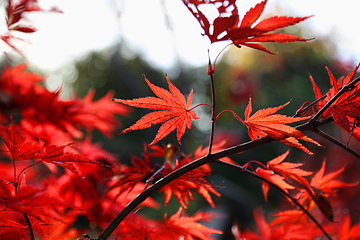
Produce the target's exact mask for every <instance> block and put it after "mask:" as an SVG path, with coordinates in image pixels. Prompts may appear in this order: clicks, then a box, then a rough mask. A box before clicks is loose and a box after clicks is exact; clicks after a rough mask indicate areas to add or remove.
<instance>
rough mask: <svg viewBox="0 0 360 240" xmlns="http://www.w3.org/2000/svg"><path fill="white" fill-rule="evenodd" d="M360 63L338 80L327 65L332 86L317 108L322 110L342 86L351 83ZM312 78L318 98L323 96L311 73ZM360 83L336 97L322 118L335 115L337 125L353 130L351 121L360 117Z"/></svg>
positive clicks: (349, 130)
mask: <svg viewBox="0 0 360 240" xmlns="http://www.w3.org/2000/svg"><path fill="white" fill-rule="evenodd" d="M359 66H360V64H358V65H357V66H356V67H355V69H354V70H352V71H351V72H350V73H349V74H348V75H347V76H346V77H345V78H343V77H341V78H340V79H339V80H336V79H335V77H334V75H333V74H332V73H331V71H330V70H329V68H328V67H327V66H325V68H326V70H327V72H328V75H329V77H330V84H331V86H332V88H330V90H329V91H328V92H327V93H326V97H325V98H324V99H323V100H320V101H319V102H318V103H317V109H318V110H320V109H321V108H322V107H323V106H324V105H325V104H326V103H327V102H328V101H330V99H332V98H333V97H334V96H335V95H336V94H337V93H338V92H339V91H340V89H341V88H343V87H345V86H346V85H347V84H349V83H350V82H351V81H352V80H353V79H354V76H355V73H356V71H357V70H358V68H359ZM310 80H311V83H312V85H313V90H314V93H315V98H316V100H318V99H321V98H322V94H321V91H320V89H319V88H318V86H317V85H316V83H315V81H314V79H313V78H312V76H311V75H310ZM359 97H360V84H356V85H355V86H354V88H352V89H351V90H348V91H346V92H345V93H343V94H342V95H341V96H340V97H339V98H338V99H336V100H335V101H334V102H333V103H332V104H331V106H330V107H329V108H328V109H326V111H325V112H324V113H323V114H322V115H321V118H323V119H327V118H329V117H333V119H334V122H335V124H336V125H338V126H340V127H341V128H343V129H344V130H346V131H347V132H351V131H352V130H351V125H350V121H352V122H354V118H358V117H360V98H359Z"/></svg>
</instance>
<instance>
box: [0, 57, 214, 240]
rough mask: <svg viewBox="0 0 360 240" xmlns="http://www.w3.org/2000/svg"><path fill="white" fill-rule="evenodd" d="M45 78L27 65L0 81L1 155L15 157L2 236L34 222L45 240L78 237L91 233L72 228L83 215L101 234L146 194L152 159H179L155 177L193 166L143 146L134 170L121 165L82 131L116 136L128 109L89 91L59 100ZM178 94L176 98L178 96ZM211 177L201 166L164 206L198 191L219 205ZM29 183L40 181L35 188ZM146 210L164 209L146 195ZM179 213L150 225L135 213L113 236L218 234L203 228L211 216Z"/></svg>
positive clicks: (0, 206)
mask: <svg viewBox="0 0 360 240" xmlns="http://www.w3.org/2000/svg"><path fill="white" fill-rule="evenodd" d="M43 80H44V78H43V77H42V76H39V75H37V74H34V73H31V72H28V71H26V65H24V64H21V65H18V66H14V67H8V66H5V67H4V69H3V72H2V75H1V77H0V91H1V93H2V95H1V96H2V98H1V106H2V107H1V111H0V120H1V121H0V123H1V125H0V136H1V138H2V140H3V144H2V153H3V155H2V158H3V159H4V158H8V159H10V160H11V164H8V163H7V162H2V163H1V166H2V170H1V171H2V172H4V173H5V174H4V175H2V177H1V178H0V182H1V190H2V193H1V199H2V200H1V202H0V216H1V219H3V220H1V221H0V236H1V238H2V239H26V238H28V236H29V224H30V223H31V227H32V231H33V232H36V233H37V234H38V235H37V236H38V237H39V238H41V239H69V238H71V237H76V236H79V235H80V234H81V233H84V231H86V230H81V229H79V228H74V227H72V226H74V225H76V221H77V219H78V218H79V217H81V218H84V219H86V221H87V222H89V224H91V225H92V226H97V227H98V228H99V229H102V228H105V227H106V226H107V224H109V223H110V222H111V220H112V219H113V218H114V217H115V216H116V214H117V213H118V212H119V211H121V209H122V208H124V207H125V205H126V204H127V203H129V202H130V201H132V200H133V199H134V198H135V197H136V196H137V195H138V194H140V193H141V192H142V191H143V190H144V189H145V187H146V184H145V181H146V180H147V178H149V174H153V173H154V170H155V168H154V166H152V160H151V158H153V157H161V158H163V159H169V158H172V159H174V160H173V161H174V162H176V164H175V165H174V167H173V168H171V167H170V165H169V164H168V163H166V161H165V164H164V166H166V167H165V168H162V169H160V170H161V171H157V173H156V174H155V176H154V177H161V176H164V175H167V174H169V173H170V172H172V171H174V170H176V169H177V168H179V167H181V166H182V165H184V164H186V163H187V162H189V161H193V160H191V158H190V157H186V158H180V157H179V156H177V155H176V154H175V155H172V154H171V153H170V152H169V150H166V149H167V148H165V149H164V148H162V147H159V146H152V150H151V152H149V151H148V148H147V147H146V146H145V152H144V159H142V158H139V157H135V156H131V164H132V166H127V165H125V164H121V163H120V162H119V161H118V160H117V158H116V156H115V155H113V154H110V153H109V152H107V151H105V150H103V149H102V148H101V146H100V145H99V144H94V143H92V142H91V139H90V138H89V137H86V138H85V139H83V136H84V135H85V134H84V131H85V132H87V133H91V132H92V131H93V130H95V129H98V130H99V131H101V132H102V133H103V134H104V136H106V137H111V136H112V133H113V132H114V130H115V129H116V128H117V127H119V126H120V123H119V122H118V121H117V120H116V118H115V116H114V115H115V114H121V115H126V114H127V113H128V108H126V107H124V106H122V105H120V104H116V103H114V102H112V101H111V98H112V96H113V93H111V92H109V93H108V94H107V95H105V96H104V97H103V98H101V99H99V100H98V101H93V96H94V91H92V90H91V91H89V93H88V94H87V95H86V96H85V97H84V98H83V99H71V100H61V99H60V98H59V97H58V94H59V93H58V92H49V91H48V90H47V89H46V88H45V87H44V86H43V85H40V83H41V82H42V81H43ZM153 88H156V87H155V86H153ZM174 88H175V87H174V86H172V87H171V89H172V92H173V93H176V90H174ZM177 91H178V90H177ZM177 94H179V95H178V97H179V96H180V92H177ZM180 100H183V99H182V98H180ZM184 101H185V100H184ZM189 104H191V100H190V101H189ZM14 112H17V113H19V114H20V115H21V118H20V120H19V121H18V122H16V120H15V119H14V118H13V114H14ZM86 135H87V136H89V134H86ZM165 155H166V156H165ZM178 157H179V159H177V158H178ZM175 158H176V159H175ZM44 166H45V168H44ZM59 167H60V168H63V169H65V172H64V171H60V170H59ZM210 172H211V170H210V168H206V169H205V168H202V169H199V170H198V169H197V170H194V171H193V172H190V173H189V174H187V175H184V176H182V177H181V179H178V180H177V182H174V183H173V184H172V185H168V186H166V187H165V188H164V191H165V192H166V193H165V199H166V202H168V201H169V198H170V197H171V194H174V195H175V196H176V197H177V198H178V199H179V202H180V203H181V205H182V206H183V207H184V208H186V207H187V206H186V205H187V204H188V198H190V199H193V197H192V194H193V193H197V194H199V195H201V196H203V197H204V198H205V199H206V200H207V201H208V202H209V203H210V204H211V205H212V206H214V203H213V201H212V199H211V196H210V194H209V193H210V192H211V193H213V194H215V195H219V194H218V193H217V191H216V190H215V189H214V186H212V185H211V184H209V183H208V182H207V181H206V180H205V179H204V178H203V177H204V176H205V175H208V174H210ZM36 176H39V177H36ZM29 179H37V180H36V181H35V182H38V183H37V184H36V187H35V186H32V185H31V184H32V181H29ZM42 181H43V183H41V182H42ZM141 206H144V207H145V206H146V207H151V208H158V207H159V204H158V203H157V202H155V201H154V200H152V199H150V198H149V199H148V200H146V201H144V202H143V203H142V204H141ZM180 212H182V210H181V209H180V210H179V212H178V213H176V214H175V215H173V216H171V217H170V218H169V219H167V217H165V218H164V222H160V221H154V220H149V219H147V218H144V217H143V216H142V215H141V214H140V213H138V214H136V215H134V216H133V217H132V218H130V219H127V220H126V221H125V222H124V225H123V226H122V228H121V229H119V230H117V231H116V232H115V233H114V234H116V235H117V236H118V237H119V236H121V238H122V239H134V237H137V236H144V238H147V239H155V238H157V236H158V235H161V234H163V233H164V232H165V231H166V234H167V236H168V239H173V237H175V238H176V236H177V237H180V236H182V235H184V234H185V235H186V236H187V237H186V238H187V239H191V238H192V236H193V237H199V238H200V239H208V237H209V236H210V235H211V234H212V233H220V231H217V230H213V229H210V228H206V227H205V226H203V225H201V224H200V223H198V221H201V220H209V218H210V215H209V217H206V216H208V215H206V214H205V213H204V214H202V213H198V214H199V215H194V216H193V217H188V216H185V215H181V216H180ZM200 216H201V217H200ZM26 219H28V222H30V223H27V221H25V220H26ZM140 222H141V224H140V225H138V224H136V223H140ZM159 225H162V226H163V227H162V228H158V230H157V231H154V230H153V228H154V226H159ZM139 226H141V227H140V228H139ZM193 226H196V227H197V228H198V229H197V230H194V228H193ZM129 233H132V234H129ZM137 234H140V235H137ZM141 239H143V238H141ZM164 239H166V238H164Z"/></svg>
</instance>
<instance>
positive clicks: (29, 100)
mask: <svg viewBox="0 0 360 240" xmlns="http://www.w3.org/2000/svg"><path fill="white" fill-rule="evenodd" d="M183 3H184V4H185V6H186V7H187V8H188V10H189V11H190V12H191V13H192V14H193V16H194V17H195V18H196V19H197V20H198V22H199V23H200V25H201V27H202V29H203V31H204V35H206V36H207V37H208V38H209V39H210V42H211V43H215V42H219V41H225V40H230V41H232V43H233V44H234V45H235V46H238V47H240V46H242V45H243V46H247V47H251V48H254V49H258V50H261V51H264V52H267V53H271V54H272V52H271V51H269V50H268V49H266V48H264V47H263V46H262V45H260V44H258V43H262V42H279V43H286V42H294V41H308V40H309V39H304V38H300V37H297V36H292V35H289V34H283V33H271V31H274V30H278V29H281V28H283V27H287V26H291V25H294V24H297V23H299V22H301V21H303V20H305V19H307V18H309V17H310V16H309V17H285V16H274V17H270V18H267V19H264V20H259V19H260V16H261V15H262V13H263V11H264V8H265V5H266V3H267V0H264V1H262V2H260V3H258V4H257V5H255V7H253V8H251V9H249V10H248V11H247V12H246V14H245V16H244V17H243V18H242V20H241V21H240V17H239V14H238V12H239V11H238V6H237V5H236V3H235V0H183ZM204 4H207V5H211V6H212V7H215V8H216V9H217V11H218V14H219V16H218V17H216V18H215V20H214V21H213V23H210V22H209V20H208V18H207V17H206V16H205V14H204V13H203V12H202V11H201V9H202V8H201V5H204ZM5 11H6V14H7V16H6V21H7V24H6V26H7V31H8V32H7V33H5V34H2V35H0V38H1V39H2V40H3V41H4V42H5V43H6V44H8V45H10V46H11V47H12V48H14V49H15V50H17V51H19V49H18V48H17V47H16V46H15V44H14V41H16V40H21V39H19V38H17V37H15V36H14V35H13V32H14V31H15V32H22V33H31V32H35V31H36V30H37V29H36V28H35V27H34V26H33V25H32V24H29V23H26V22H25V21H24V15H25V14H26V13H27V12H32V11H43V10H42V9H41V8H40V7H39V5H38V3H37V1H36V0H21V1H12V0H8V1H7V4H6V9H5ZM51 11H59V10H58V9H57V8H53V9H51ZM19 52H20V51H19ZM210 65H211V63H210V61H209V66H210ZM359 66H360V65H358V66H357V67H356V68H355V69H354V70H353V71H352V72H351V73H350V74H349V75H348V76H346V77H345V78H340V79H339V80H336V79H335V78H334V76H333V75H332V73H331V72H330V70H329V69H328V68H327V67H326V69H327V72H328V75H329V77H330V83H331V85H332V88H331V89H330V90H329V92H328V93H327V94H326V95H324V96H322V95H321V93H320V89H319V88H318V87H317V85H316V84H315V81H314V80H313V78H312V77H311V76H310V79H311V82H312V85H313V90H314V92H315V98H316V101H315V102H314V103H312V104H311V105H314V104H316V106H317V110H318V115H319V116H317V115H316V113H314V114H315V117H316V116H317V118H315V117H313V116H301V117H289V116H285V115H281V114H278V113H276V112H277V111H278V110H280V109H282V108H283V107H285V106H286V105H288V104H289V102H288V103H286V104H284V105H281V106H278V107H269V108H264V109H260V110H258V111H257V112H255V113H253V114H252V102H251V98H249V103H248V105H247V107H246V109H245V118H244V120H243V119H241V118H240V117H239V116H238V115H237V114H236V113H235V112H233V111H231V110H224V111H222V112H220V113H219V115H218V116H217V117H215V115H214V105H215V103H214V102H215V97H214V96H213V98H214V99H213V100H214V102H213V107H211V106H210V105H208V104H205V103H202V104H199V105H197V106H194V107H191V104H192V100H193V90H191V91H190V93H189V94H188V96H187V98H186V97H185V95H184V94H183V93H181V92H180V91H179V89H178V88H177V87H175V85H174V84H173V83H171V82H170V80H169V78H168V77H167V76H166V80H167V83H168V87H169V90H166V89H163V88H161V87H158V86H155V85H154V84H152V83H151V82H150V81H149V80H148V79H147V78H146V77H145V76H144V79H145V82H146V83H147V85H148V86H149V87H150V89H151V90H152V91H153V93H154V94H155V95H156V97H143V98H137V99H133V100H124V99H118V98H112V97H113V96H114V93H113V92H111V91H109V92H108V93H107V94H106V95H105V96H104V97H103V98H101V99H99V100H97V101H94V100H93V98H94V91H93V90H90V91H89V92H88V94H87V95H86V96H85V97H84V98H82V99H79V98H73V99H69V100H62V99H60V98H59V91H56V92H50V91H49V90H48V89H46V88H45V87H44V86H43V85H42V83H43V81H44V77H43V76H39V75H37V74H34V73H31V72H29V71H26V68H27V66H26V65H25V64H20V65H17V66H13V67H9V66H5V67H4V68H3V70H2V73H1V76H0V136H1V139H2V142H1V146H0V147H1V162H0V165H1V168H0V173H1V177H0V238H1V239H29V238H30V239H35V236H36V237H37V238H38V239H70V238H75V237H78V236H79V235H81V234H84V233H87V232H89V231H92V232H96V234H97V233H99V232H100V231H102V230H104V229H105V231H106V230H107V229H108V227H109V226H111V227H112V224H113V223H114V221H115V220H116V219H117V218H118V217H119V215H118V213H119V212H120V213H121V211H122V210H124V209H126V208H127V207H128V206H129V205H131V204H130V203H134V202H135V200H137V199H138V197H139V196H142V194H144V193H146V192H149V191H147V190H151V189H153V188H155V187H156V186H159V185H157V183H158V182H161V181H157V180H158V179H161V180H163V181H166V180H168V182H167V183H166V184H165V185H162V186H161V187H159V188H158V189H157V190H158V191H159V192H163V193H164V199H165V200H164V203H165V205H168V204H169V202H170V199H171V198H172V196H175V197H176V198H177V200H178V202H179V204H180V208H179V210H178V211H177V212H176V213H175V214H173V215H172V216H170V217H168V214H166V213H165V214H164V219H163V220H162V221H160V220H153V219H148V218H147V217H145V216H143V215H142V214H141V208H143V207H149V208H159V203H158V202H156V201H155V200H154V199H152V198H149V197H145V198H143V199H144V200H142V202H141V203H139V205H137V206H136V207H137V208H138V210H136V211H133V212H132V213H131V214H127V216H126V218H125V219H124V220H122V222H121V224H118V225H117V227H114V229H116V230H113V232H112V234H113V235H114V238H116V239H149V240H151V239H158V238H159V236H161V239H165V240H167V239H186V240H193V239H202V240H205V239H212V234H222V231H220V230H216V229H212V228H210V227H206V226H205V225H203V224H201V223H200V221H209V220H211V219H212V218H216V217H219V216H217V215H216V214H211V213H205V212H197V213H195V214H194V215H193V216H187V215H186V214H185V213H184V209H186V208H188V206H189V204H190V201H189V200H193V201H195V198H194V194H197V195H200V196H201V197H202V198H204V199H205V200H206V202H207V203H208V204H209V205H210V206H211V207H215V203H214V200H213V198H212V196H213V195H216V196H220V193H219V192H220V191H218V189H220V186H215V185H214V184H213V183H210V182H208V180H207V176H209V175H211V173H212V170H211V168H210V165H209V163H217V164H219V163H220V164H223V165H227V166H232V167H236V168H238V169H240V170H241V171H242V172H247V173H249V174H251V175H252V176H255V177H257V178H258V179H261V180H262V191H263V195H264V198H265V201H268V192H269V187H270V185H272V186H274V187H275V188H277V189H278V190H279V191H280V192H281V193H283V194H284V195H285V197H286V200H288V201H289V202H290V203H291V204H293V205H297V206H298V207H299V208H300V209H292V210H285V211H280V212H279V213H276V214H273V216H272V217H274V219H273V220H272V222H271V223H268V222H267V221H266V219H265V216H264V214H263V213H262V211H261V210H254V219H255V223H256V225H257V227H258V233H255V232H253V231H251V230H249V229H245V230H241V229H240V227H239V226H238V225H234V227H233V228H232V230H233V235H234V237H235V239H314V238H320V237H321V236H323V235H324V234H325V235H326V236H329V235H331V236H334V237H335V238H337V239H357V238H360V236H359V228H360V225H359V223H358V224H355V225H353V226H352V227H351V220H350V216H349V215H348V214H339V213H338V214H337V215H336V216H335V213H334V210H333V203H335V204H338V203H337V202H335V201H330V200H331V199H332V198H334V197H336V196H337V193H338V191H339V189H340V188H345V187H354V186H356V185H357V183H354V182H343V181H342V180H338V179H336V178H340V176H341V174H343V172H344V171H345V167H343V166H341V167H338V168H337V169H335V170H334V171H331V172H330V173H327V174H325V165H326V162H325V160H324V161H323V162H322V165H321V167H320V169H319V170H318V171H316V172H315V171H307V170H303V169H302V168H301V167H302V166H303V165H304V164H303V163H291V162H285V161H284V160H285V158H286V157H287V156H288V155H289V151H287V152H285V153H284V154H282V155H280V156H278V157H276V158H274V159H272V160H270V161H268V162H267V164H266V165H264V164H262V163H260V162H256V161H250V162H247V163H246V164H244V165H243V166H240V165H239V164H238V163H237V162H235V161H233V160H231V159H230V158H229V157H228V156H229V155H230V154H226V153H227V152H229V151H231V150H234V149H236V148H238V147H239V148H240V147H242V146H245V148H246V146H249V145H250V144H254V145H255V144H258V143H259V142H261V140H262V139H267V140H271V141H273V140H276V141H279V142H282V143H285V144H287V145H289V146H291V147H296V148H298V149H300V150H302V151H304V152H305V153H308V154H309V155H312V154H313V153H312V152H311V151H310V150H308V149H307V148H306V147H305V146H303V145H302V144H301V143H300V142H299V140H303V141H307V142H310V143H313V144H315V145H317V146H321V145H320V144H319V143H318V142H317V141H315V140H313V139H311V138H309V137H307V136H306V135H304V134H303V133H302V131H303V130H300V128H299V127H292V126H290V125H288V124H292V123H295V122H299V121H303V122H305V121H308V122H307V123H305V124H304V125H302V126H309V125H310V124H312V123H313V122H314V121H316V123H322V122H325V121H329V120H330V121H329V122H334V123H335V124H337V125H339V126H340V127H341V128H343V129H345V130H346V131H347V132H348V133H350V134H351V135H352V136H354V138H355V139H357V140H358V141H360V135H359V134H360V132H359V130H358V126H359V119H360V115H359V109H360V107H359V106H358V103H359V101H358V100H357V99H358V96H359V93H360V90H359V89H360V86H359V84H358V80H356V79H355V80H356V81H355V80H354V76H355V74H356V71H357V70H358V68H359ZM208 74H209V75H210V78H211V81H212V84H213V77H214V76H213V75H214V70H212V71H209V72H208ZM117 103H120V104H117ZM124 105H127V106H124ZM128 106H130V107H138V108H147V109H151V110H155V111H153V112H151V113H148V114H146V115H145V116H143V117H142V118H141V119H140V120H138V121H137V122H136V123H135V124H134V125H132V126H130V127H128V128H126V129H125V130H123V131H122V132H121V133H122V134H124V133H127V132H131V131H134V130H141V129H146V128H149V127H151V126H152V125H156V124H162V125H161V126H160V128H159V130H158V132H157V134H156V136H155V138H154V140H153V141H152V142H151V143H150V144H149V145H148V146H147V145H144V154H143V157H138V156H135V155H132V154H130V164H128V165H126V164H123V163H121V162H120V161H119V160H118V159H117V157H116V155H115V154H111V153H109V152H107V151H105V150H104V149H102V147H101V144H99V143H92V140H91V133H92V132H93V131H94V130H98V131H100V132H101V133H102V134H103V135H104V136H105V137H108V138H110V137H112V136H113V133H114V132H115V130H116V129H117V128H118V127H120V126H121V123H120V122H119V121H118V120H117V119H116V116H115V115H123V116H125V115H127V114H128V112H129V107H128ZM199 106H208V107H210V109H211V111H212V117H211V121H212V131H211V134H214V132H213V130H214V127H215V123H216V121H217V119H218V117H219V116H220V115H221V114H222V113H223V112H232V113H233V115H234V116H235V118H236V119H237V120H239V121H240V122H241V123H242V124H244V125H245V126H246V127H247V129H248V135H249V137H250V139H251V141H250V142H248V143H245V144H244V145H242V144H239V145H237V146H234V147H231V148H227V149H226V148H224V147H223V146H224V144H225V142H224V141H223V142H219V143H217V144H214V143H213V135H211V137H210V141H209V142H210V143H209V145H208V146H207V147H204V148H203V147H202V146H199V147H198V148H197V149H196V150H195V151H194V154H193V156H192V154H188V155H187V154H185V153H183V152H182V151H181V150H180V149H179V148H178V147H177V146H175V145H173V144H167V145H164V146H163V147H161V146H158V145H155V143H158V142H159V141H160V140H163V139H164V138H165V137H166V136H167V135H169V134H170V133H171V132H173V131H175V130H176V136H177V141H178V143H179V144H180V140H181V137H182V136H183V135H184V134H185V130H186V129H191V125H192V120H193V119H194V120H195V119H198V116H197V114H196V113H195V111H194V109H196V108H197V107H199ZM299 114H300V115H301V114H302V111H299ZM311 127H312V128H310V127H309V128H308V130H314V128H316V127H317V126H315V125H311ZM85 136H86V137H85ZM239 139H240V138H239ZM269 142H270V141H269ZM247 144H248V145H247ZM259 146H260V145H259ZM343 148H347V146H346V147H344V146H343ZM239 152H240V150H239V151H238V152H236V153H239ZM224 153H225V157H224V155H221V154H224ZM233 153H234V152H232V153H231V154H233ZM216 154H219V155H216ZM220 155H221V156H220ZM214 156H215V157H216V159H214ZM219 156H220V157H219ZM155 158H157V159H159V158H160V159H161V160H162V162H163V164H162V165H161V166H158V165H157V164H155V162H156V161H154V159H155ZM204 160H206V161H204ZM199 162H202V165H201V166H200V165H194V163H199ZM254 162H256V163H258V164H259V167H257V168H256V169H255V168H253V166H252V165H253V163H254ZM328 162H329V161H328ZM189 166H197V167H196V168H192V169H191V170H188V171H187V172H185V171H184V172H183V173H182V174H181V175H180V176H178V177H176V178H175V179H170V177H171V176H173V175H176V174H177V173H179V172H181V171H182V170H183V169H185V168H186V167H189ZM249 168H250V170H249ZM169 179H170V180H169ZM143 196H144V195H143ZM339 209H340V208H339ZM132 210H134V209H132ZM316 211H317V214H316ZM314 212H315V214H316V218H319V219H322V221H324V222H325V224H323V227H322V226H321V225H320V223H319V222H318V221H317V220H316V219H315V218H314V217H313V215H312V214H313V213H314ZM308 216H309V217H310V218H309V217H308ZM335 217H336V218H337V219H340V220H339V221H334V218H335ZM83 223H86V224H85V225H88V226H87V227H83V226H84V224H83ZM304 228H306V229H307V231H306V233H304V231H303V229H304ZM34 232H35V234H34ZM103 233H104V232H103ZM83 236H84V237H83V238H81V239H91V237H90V236H88V235H87V234H85V235H83ZM329 238H330V237H329ZM99 239H100V238H99Z"/></svg>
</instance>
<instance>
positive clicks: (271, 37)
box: [183, 0, 311, 54]
mask: <svg viewBox="0 0 360 240" xmlns="http://www.w3.org/2000/svg"><path fill="white" fill-rule="evenodd" d="M183 3H184V4H185V5H186V7H187V8H188V9H189V11H190V12H191V13H192V14H193V15H194V17H195V18H196V19H197V20H198V21H199V23H200V26H201V27H202V28H203V30H204V35H206V36H207V37H208V38H209V39H210V41H211V43H214V42H219V41H225V40H231V41H232V42H233V43H234V44H235V45H236V46H238V47H240V45H243V46H247V47H250V48H254V49H258V50H261V51H264V52H267V53H271V54H274V53H272V52H271V51H269V50H268V49H266V48H265V47H263V46H262V45H260V44H257V43H254V42H279V43H286V42H294V41H308V40H310V39H304V38H301V37H296V36H292V35H290V34H282V33H269V32H271V31H273V30H277V29H280V28H283V27H288V26H291V25H294V24H297V23H299V22H301V21H304V20H305V19H307V18H309V17H311V16H308V17H286V16H274V17H270V18H267V19H264V20H261V21H260V22H258V20H259V18H260V16H261V14H262V13H263V11H264V9H265V5H266V3H267V0H264V1H262V2H260V3H258V4H256V5H255V7H252V8H250V9H249V10H248V11H247V12H246V14H245V16H244V17H243V19H242V20H241V22H240V19H239V14H238V8H237V5H236V4H235V0H232V1H204V2H199V1H184V0H183ZM200 4H214V5H215V7H216V8H217V10H218V13H219V16H218V17H216V18H215V19H214V22H213V23H212V24H211V23H210V22H209V20H208V19H207V18H206V16H205V15H204V14H203V13H202V11H201V9H199V5H200ZM256 22H258V23H257V24H256Z"/></svg>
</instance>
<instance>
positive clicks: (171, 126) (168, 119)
mask: <svg viewBox="0 0 360 240" xmlns="http://www.w3.org/2000/svg"><path fill="white" fill-rule="evenodd" d="M143 77H144V79H145V81H146V83H147V84H148V86H149V87H150V89H151V90H152V91H153V92H154V93H155V95H156V96H158V98H156V97H145V98H138V99H133V100H122V99H117V98H113V101H115V102H118V103H122V104H126V105H129V106H133V107H139V108H149V109H155V110H159V111H156V112H152V113H149V114H146V115H145V116H143V117H142V118H141V119H140V120H138V121H137V122H136V123H135V124H134V125H132V126H131V127H129V128H127V129H125V130H123V131H122V132H121V134H123V133H126V132H130V131H134V130H140V129H144V128H148V127H151V126H152V125H154V124H160V123H163V124H162V126H161V127H160V129H159V131H158V133H157V134H156V136H155V139H154V140H153V141H152V142H151V143H150V144H149V145H153V144H155V143H156V142H158V141H159V140H161V139H162V138H164V137H165V136H167V135H168V134H169V133H170V132H172V131H173V130H175V129H176V128H177V140H178V142H179V144H180V138H181V136H182V135H183V134H184V133H185V130H186V128H188V129H191V119H198V117H197V116H196V114H195V112H193V111H192V110H191V109H189V108H190V105H191V102H192V96H193V92H192V91H191V92H190V94H189V96H188V99H187V101H186V99H185V97H184V95H183V94H182V93H181V92H180V91H179V89H177V88H176V87H175V86H174V85H173V84H172V83H171V82H170V80H169V78H168V77H167V76H166V79H167V82H168V84H169V89H170V92H169V91H167V90H165V89H163V88H160V87H157V86H155V85H154V84H152V83H150V82H149V80H147V79H146V77H145V76H143Z"/></svg>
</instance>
